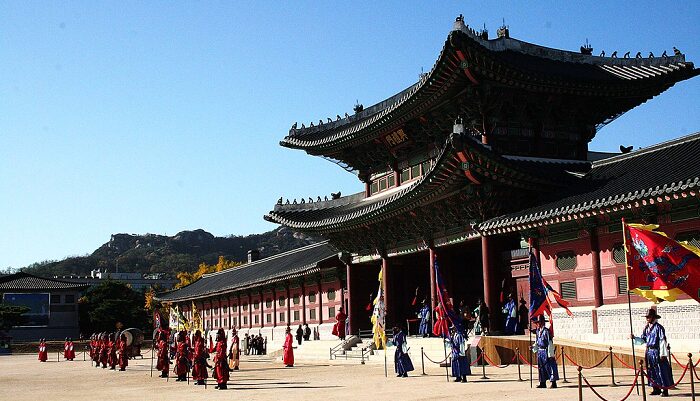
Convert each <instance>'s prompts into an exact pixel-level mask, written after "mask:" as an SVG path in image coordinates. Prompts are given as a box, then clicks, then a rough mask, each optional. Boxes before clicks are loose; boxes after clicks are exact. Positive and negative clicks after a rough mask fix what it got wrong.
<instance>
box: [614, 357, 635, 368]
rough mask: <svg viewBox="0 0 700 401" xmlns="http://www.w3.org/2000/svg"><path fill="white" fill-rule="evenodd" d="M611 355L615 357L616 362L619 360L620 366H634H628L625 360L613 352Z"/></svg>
mask: <svg viewBox="0 0 700 401" xmlns="http://www.w3.org/2000/svg"><path fill="white" fill-rule="evenodd" d="M613 356H614V357H615V359H617V361H618V362H620V364H622V366H624V367H626V368H627V369H634V366H630V365H629V364H627V363H626V362H625V361H623V360H622V359H621V358H620V357H619V356H617V355H615V354H613Z"/></svg>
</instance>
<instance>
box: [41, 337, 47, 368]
mask: <svg viewBox="0 0 700 401" xmlns="http://www.w3.org/2000/svg"><path fill="white" fill-rule="evenodd" d="M48 359H49V351H48V350H47V349H46V339H44V338H42V339H41V341H39V360H40V361H41V362H46V361H47V360H48Z"/></svg>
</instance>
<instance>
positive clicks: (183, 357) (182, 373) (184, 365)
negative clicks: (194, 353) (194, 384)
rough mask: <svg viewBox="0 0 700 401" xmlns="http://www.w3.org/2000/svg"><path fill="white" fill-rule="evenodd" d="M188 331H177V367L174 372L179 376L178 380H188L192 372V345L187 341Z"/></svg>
mask: <svg viewBox="0 0 700 401" xmlns="http://www.w3.org/2000/svg"><path fill="white" fill-rule="evenodd" d="M185 338H186V333H185V332H184V330H183V331H180V332H179V333H177V345H176V351H175V367H174V368H173V373H175V375H176V376H177V380H175V381H178V382H184V381H187V376H188V375H189V373H190V346H189V344H187V341H186V339H185Z"/></svg>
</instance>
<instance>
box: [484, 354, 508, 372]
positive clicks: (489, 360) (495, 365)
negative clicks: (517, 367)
mask: <svg viewBox="0 0 700 401" xmlns="http://www.w3.org/2000/svg"><path fill="white" fill-rule="evenodd" d="M481 355H483V356H484V359H486V362H488V363H489V365H491V366H493V367H494V368H499V369H504V368H507V367H508V366H510V365H511V364H512V363H513V362H514V361H515V357H516V355H515V354H514V355H513V359H511V360H510V362H508V363H507V364H505V365H498V364H495V363H493V361H492V360H491V358H489V356H488V355H486V353H484V352H482V353H481Z"/></svg>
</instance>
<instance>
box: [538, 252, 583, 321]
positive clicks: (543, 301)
mask: <svg viewBox="0 0 700 401" xmlns="http://www.w3.org/2000/svg"><path fill="white" fill-rule="evenodd" d="M550 295H551V296H552V298H554V301H555V302H556V303H557V304H559V306H561V307H562V308H564V309H565V310H566V313H568V314H569V316H572V317H573V316H574V314H573V313H571V311H570V310H569V303H568V302H567V301H565V300H564V298H562V296H561V294H559V292H557V291H555V290H554V288H552V286H551V285H549V283H548V282H547V280H545V279H544V277H542V272H541V271H540V264H539V263H538V262H537V257H536V256H535V254H534V252H532V249H530V319H533V318H536V317H537V316H540V315H542V314H544V313H546V314H547V315H548V316H549V319H550V321H551V320H552V309H553V308H552V301H551V299H550Z"/></svg>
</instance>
